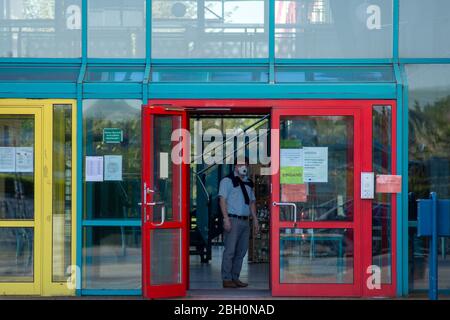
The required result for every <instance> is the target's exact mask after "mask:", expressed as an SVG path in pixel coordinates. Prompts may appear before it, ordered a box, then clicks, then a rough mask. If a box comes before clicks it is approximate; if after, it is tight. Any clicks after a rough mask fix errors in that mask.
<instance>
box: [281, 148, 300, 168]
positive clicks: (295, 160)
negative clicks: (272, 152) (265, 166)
mask: <svg viewBox="0 0 450 320" xmlns="http://www.w3.org/2000/svg"><path fill="white" fill-rule="evenodd" d="M280 166H281V167H303V149H301V148H298V149H280Z"/></svg>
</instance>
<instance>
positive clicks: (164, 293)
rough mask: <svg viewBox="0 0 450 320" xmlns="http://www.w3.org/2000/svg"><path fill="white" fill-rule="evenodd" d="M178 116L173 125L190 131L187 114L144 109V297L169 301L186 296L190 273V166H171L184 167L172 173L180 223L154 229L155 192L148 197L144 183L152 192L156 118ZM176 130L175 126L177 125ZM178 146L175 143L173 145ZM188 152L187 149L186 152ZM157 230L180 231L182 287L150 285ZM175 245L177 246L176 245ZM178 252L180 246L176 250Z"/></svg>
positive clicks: (173, 197) (159, 108) (142, 191)
mask: <svg viewBox="0 0 450 320" xmlns="http://www.w3.org/2000/svg"><path fill="white" fill-rule="evenodd" d="M155 115H160V116H177V117H180V118H181V123H178V122H177V121H176V120H173V124H175V125H177V126H178V125H180V126H179V127H180V128H181V129H187V127H188V122H187V115H186V112H184V111H182V110H180V111H178V110H169V109H167V108H163V107H144V108H143V109H142V142H143V143H142V149H143V150H142V189H141V199H142V252H143V254H142V283H143V285H142V290H143V295H144V296H145V297H146V298H169V297H180V296H185V295H186V283H187V279H188V278H187V277H188V270H187V268H186V266H187V264H186V263H185V261H186V259H187V258H188V257H189V255H188V252H187V249H188V248H187V247H186V244H187V243H188V234H187V231H188V230H186V227H185V226H186V221H187V213H188V206H189V193H188V190H189V188H186V187H185V183H186V181H189V180H186V179H189V177H188V176H189V171H188V170H189V168H188V164H184V163H183V164H181V165H175V164H173V163H172V166H174V167H175V166H181V170H172V171H173V178H172V180H173V190H172V204H173V205H172V208H175V205H174V204H175V203H176V201H178V198H179V197H181V206H180V212H179V215H180V219H179V221H169V222H165V223H164V224H163V225H162V226H155V225H154V224H152V223H151V220H152V217H153V206H150V205H148V203H150V202H152V201H153V199H152V193H147V195H146V196H145V195H144V193H145V192H146V190H144V187H143V186H144V184H145V185H146V186H147V187H148V188H150V189H153V182H154V181H153V169H154V163H153V150H154V141H153V136H152V132H153V116H155ZM174 127H175V126H174ZM173 143H175V142H173ZM183 143H184V147H186V146H187V144H186V143H187V141H186V140H183ZM185 150H186V149H185ZM179 172H181V177H179V179H178V175H179ZM176 181H180V183H179V185H175V182H176ZM144 199H146V201H147V203H144ZM157 229H172V230H180V232H181V239H180V240H181V241H180V244H179V245H180V246H181V248H179V249H180V251H181V256H180V257H179V259H180V260H179V261H176V260H175V263H177V262H178V263H179V264H180V266H181V281H180V283H179V284H170V285H166V284H164V285H151V283H150V279H151V277H150V275H151V267H150V266H151V254H150V250H151V240H150V235H151V232H152V231H153V230H157ZM174 245H176V244H174ZM177 249H178V247H177Z"/></svg>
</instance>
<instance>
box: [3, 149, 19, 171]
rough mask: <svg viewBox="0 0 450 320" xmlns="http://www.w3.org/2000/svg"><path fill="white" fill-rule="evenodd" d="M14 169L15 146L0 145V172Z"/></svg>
mask: <svg viewBox="0 0 450 320" xmlns="http://www.w3.org/2000/svg"><path fill="white" fill-rule="evenodd" d="M14 171H16V148H14V147H0V172H14Z"/></svg>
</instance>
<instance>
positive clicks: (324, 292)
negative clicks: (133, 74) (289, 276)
mask: <svg viewBox="0 0 450 320" xmlns="http://www.w3.org/2000/svg"><path fill="white" fill-rule="evenodd" d="M376 105H382V106H384V105H389V106H392V119H391V137H392V140H391V142H392V143H391V144H392V148H391V155H392V158H391V174H396V123H397V122H396V117H397V112H396V109H397V107H396V101H395V100H274V99H268V100H240V99H239V100H229V99H213V100H204V99H201V100H199V99H170V100H167V99H162V100H161V99H158V100H150V101H149V102H148V106H147V107H146V108H144V109H152V110H159V111H160V112H163V113H164V114H168V113H167V112H174V114H178V115H184V118H183V119H185V120H184V121H185V125H184V126H183V127H184V128H188V127H189V120H188V117H186V113H189V112H190V111H195V112H196V113H216V114H217V113H221V114H223V113H225V114H227V113H242V114H249V113H252V114H267V113H269V112H270V111H272V112H273V113H276V112H277V110H291V111H292V114H294V115H295V114H296V113H297V112H298V111H297V110H309V111H308V112H311V115H312V114H315V115H319V113H317V112H322V113H323V114H326V113H329V112H330V111H332V112H334V113H335V114H339V112H341V111H343V110H347V111H348V112H350V113H351V114H354V115H357V114H358V113H360V116H359V117H360V119H361V122H359V121H355V129H356V127H357V126H358V127H359V128H360V131H361V138H360V139H359V140H358V141H359V142H358V144H359V145H360V146H359V148H360V150H364V151H363V152H362V153H361V154H360V157H359V155H358V154H357V153H358V152H355V160H356V158H359V159H360V160H361V162H360V171H363V172H364V171H368V172H371V171H372V141H370V143H368V144H367V143H364V141H365V140H367V139H371V140H373V139H372V112H371V111H372V108H373V106H376ZM214 109H215V110H214ZM219 109H221V110H220V112H219V111H218V110H219ZM168 110H172V111H168ZM174 110H175V111H174ZM358 110H359V111H358ZM316 111H317V112H316ZM144 113H145V112H143V115H144ZM344 115H345V114H344ZM143 119H144V118H143ZM143 122H144V123H143V126H142V127H143V130H144V131H143V133H145V132H149V129H150V128H149V124H148V123H147V124H146V123H145V122H148V121H145V120H144V121H143ZM272 123H273V117H272ZM278 126H279V124H278ZM355 131H356V130H355ZM355 139H356V134H355ZM149 140H150V137H149V136H148V135H147V136H146V135H145V134H143V141H144V142H143V143H144V145H145V144H146V145H149V143H150V141H149ZM355 142H356V141H355ZM272 143H274V142H273V141H272ZM369 146H370V147H369ZM356 148H357V146H356V143H355V151H356ZM144 149H145V147H144ZM272 150H274V148H272ZM145 154H148V153H144V155H145ZM146 165H147V166H148V165H149V163H148V161H147V162H146V160H145V157H144V156H143V175H144V171H145V166H146ZM355 166H356V161H355ZM182 172H183V176H184V177H183V182H184V183H183V184H184V188H182V189H183V197H184V199H186V201H185V202H184V203H183V204H184V206H183V208H184V209H183V210H184V213H183V215H186V216H185V219H184V221H185V225H184V226H183V229H184V231H183V240H184V241H185V245H184V246H183V249H182V251H183V259H184V262H185V263H184V264H183V276H182V279H183V282H184V285H183V288H184V291H183V290H181V291H178V290H176V289H175V288H173V289H172V288H170V287H169V286H164V287H165V288H162V289H161V290H160V291H158V292H157V293H156V294H155V293H154V294H152V293H151V292H149V291H147V290H149V289H150V287H149V286H146V283H148V282H147V280H148V276H149V274H150V273H149V269H148V268H147V266H149V264H148V263H149V260H148V259H146V258H145V257H144V256H145V254H144V256H143V268H144V269H143V275H144V276H143V281H144V286H143V287H144V294H145V296H148V297H158V294H161V293H162V294H163V296H182V295H184V294H185V290H186V288H187V287H188V286H189V282H188V281H189V280H188V279H189V271H188V270H189V219H188V217H187V215H188V212H189V192H188V190H189V186H190V181H189V167H188V165H184V166H183V171H182ZM273 179H275V177H272V181H273ZM278 182H279V179H278ZM273 183H274V182H272V184H273ZM354 183H355V190H354V192H355V200H356V199H359V197H360V177H359V175H358V176H355V178H354ZM276 193H278V196H279V189H278V190H277V188H273V193H272V197H273V199H275V194H276ZM391 200H392V201H391V204H392V214H391V235H390V236H391V254H392V261H391V275H392V276H391V283H390V284H382V286H381V289H375V290H369V289H368V288H367V286H366V281H367V278H368V274H367V273H366V272H365V270H363V269H365V268H364V266H369V265H371V264H372V256H371V254H367V252H370V253H371V252H372V229H371V228H366V229H367V230H365V231H364V232H360V234H359V239H360V240H359V243H357V241H355V248H354V250H356V249H357V248H358V250H360V257H361V259H360V261H359V265H358V266H357V265H356V264H355V271H354V283H355V284H354V285H339V287H337V288H333V287H330V285H329V284H327V285H318V284H313V285H311V284H309V285H308V288H305V291H304V293H305V294H300V292H299V291H298V290H294V289H289V288H285V289H284V290H282V291H279V290H278V289H280V288H278V289H277V284H276V283H274V281H273V279H279V277H275V276H274V274H272V273H274V271H273V268H272V265H273V264H274V263H276V262H275V260H276V259H273V258H274V249H275V248H276V245H277V244H278V246H279V243H278V239H277V238H275V237H274V234H273V229H274V228H273V223H274V222H273V221H271V259H270V260H271V262H270V263H271V275H270V279H271V280H270V283H271V289H272V293H273V295H277V294H280V295H283V296H301V295H307V296H366V297H370V296H395V295H396V266H397V252H396V242H397V239H396V237H397V235H396V224H397V222H396V217H397V211H396V196H395V194H392V195H391ZM359 202H360V206H361V210H362V211H361V213H363V214H361V215H359V216H360V217H356V215H355V217H354V219H356V220H358V221H359V222H360V223H361V224H362V225H363V226H371V224H372V220H371V217H372V210H371V209H372V200H361V199H359ZM276 210H277V208H276V207H272V210H271V217H272V219H271V220H273V217H274V216H276ZM355 212H356V210H355ZM364 213H368V214H364ZM356 220H355V221H354V223H356ZM336 223H340V222H336ZM327 225H330V224H327ZM308 226H310V225H308V224H303V227H306V228H307V227H308ZM317 226H320V225H317V224H315V227H317ZM341 226H342V224H341ZM143 229H144V228H143ZM358 229H359V228H358ZM144 234H145V230H144ZM144 234H143V242H144V243H143V250H144V252H149V251H145V250H146V249H149V248H150V247H149V239H146V238H145V237H144ZM356 236H357V235H356V234H354V237H355V239H356ZM275 240H276V241H275ZM145 242H146V243H145ZM275 242H276V244H275ZM278 252H279V251H278ZM277 263H279V261H278V262H277ZM146 270H147V271H148V274H147V272H146ZM358 270H359V271H358ZM278 273H279V269H278ZM312 286H313V287H316V286H317V288H318V289H313V288H311V287H312ZM145 288H146V289H147V290H146V289H145ZM151 289H152V290H155V289H156V288H155V287H152V288H151Z"/></svg>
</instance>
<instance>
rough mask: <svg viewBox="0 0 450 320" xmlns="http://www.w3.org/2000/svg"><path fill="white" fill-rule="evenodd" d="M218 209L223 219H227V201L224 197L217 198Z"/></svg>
mask: <svg viewBox="0 0 450 320" xmlns="http://www.w3.org/2000/svg"><path fill="white" fill-rule="evenodd" d="M219 204H220V210H221V211H222V215H223V220H225V219H229V217H228V210H227V201H226V200H225V198H224V197H220V198H219Z"/></svg>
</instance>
